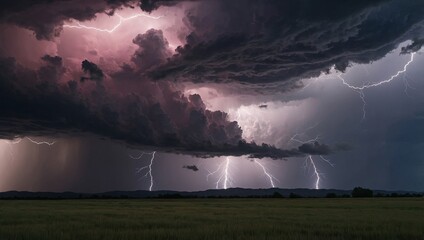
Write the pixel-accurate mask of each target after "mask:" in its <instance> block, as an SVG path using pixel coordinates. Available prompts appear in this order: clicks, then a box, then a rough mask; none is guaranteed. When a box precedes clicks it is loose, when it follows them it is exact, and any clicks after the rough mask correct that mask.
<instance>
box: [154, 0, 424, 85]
mask: <svg viewBox="0 0 424 240" xmlns="http://www.w3.org/2000/svg"><path fill="white" fill-rule="evenodd" d="M149 2H150V3H154V4H160V3H161V1H149ZM155 6H156V5H155ZM196 6H197V7H196V8H194V9H192V11H189V12H188V14H187V19H188V22H189V24H190V28H191V29H193V31H192V32H191V33H190V34H189V35H188V36H187V38H186V42H187V43H186V45H184V46H180V47H178V48H177V54H176V55H175V56H173V57H172V58H171V60H170V61H169V62H167V63H166V64H165V65H163V66H160V67H158V68H157V69H156V70H154V71H152V72H151V75H152V76H153V77H154V78H157V79H162V78H166V77H172V78H176V79H178V80H181V81H191V82H202V83H208V82H213V83H225V82H235V83H241V84H242V85H241V86H242V87H245V88H256V89H258V90H260V89H263V88H267V87H268V88H270V89H272V90H274V91H275V90H276V89H277V90H290V89H292V88H295V87H297V86H298V85H297V83H296V80H299V79H302V78H308V77H315V76H318V75H319V74H320V73H321V72H327V71H328V70H329V68H331V67H332V66H333V65H335V66H336V69H337V70H339V71H344V70H345V69H346V67H348V66H349V63H351V62H356V63H369V62H371V61H375V60H378V59H380V58H382V57H383V56H385V55H386V54H387V53H388V52H390V51H391V50H393V49H394V48H395V47H396V46H397V45H398V44H399V43H401V42H403V41H405V40H407V39H419V37H420V35H421V34H422V31H418V29H422V24H423V19H424V2H423V1H400V0H394V1H354V0H350V1H316V0H305V1H297V0H296V1H295V0H289V1H280V0H271V1H255V0H235V1H223V0H218V1H200V2H199V4H198V5H196ZM416 49H417V48H414V51H415V50H416ZM274 83H278V84H279V85H281V87H283V89H278V88H275V85H276V84H274Z"/></svg>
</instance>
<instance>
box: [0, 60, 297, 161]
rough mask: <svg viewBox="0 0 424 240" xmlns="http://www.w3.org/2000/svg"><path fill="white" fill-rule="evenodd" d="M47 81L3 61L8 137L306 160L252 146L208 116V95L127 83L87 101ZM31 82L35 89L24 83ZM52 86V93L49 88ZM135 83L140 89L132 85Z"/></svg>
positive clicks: (0, 83)
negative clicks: (91, 138) (90, 137)
mask: <svg viewBox="0 0 424 240" xmlns="http://www.w3.org/2000/svg"><path fill="white" fill-rule="evenodd" d="M43 59H44V60H45V61H47V62H48V63H49V64H50V65H52V66H54V65H55V63H57V64H56V66H61V64H59V63H60V59H59V58H58V57H50V56H49V57H43ZM85 65H86V66H85V69H87V72H88V73H90V74H91V75H93V74H95V73H97V72H98V71H100V69H99V68H98V67H97V66H96V65H93V64H92V63H90V62H88V61H86V64H85ZM124 70H125V69H123V70H122V71H124ZM41 76H44V75H43V74H40V71H39V70H38V71H33V70H29V69H26V68H25V67H23V66H21V65H20V64H19V63H17V62H16V61H15V60H14V59H12V58H8V59H1V61H0V107H1V109H2V111H1V112H0V123H1V124H0V137H1V138H6V139H12V138H15V137H22V136H25V135H31V136H52V137H54V136H58V135H59V136H72V135H80V134H94V135H96V136H99V137H103V138H109V139H112V140H115V141H118V142H122V143H125V144H127V145H129V146H132V147H133V148H144V149H146V148H147V149H154V150H160V151H164V152H174V153H182V154H191V155H195V156H203V157H207V156H224V155H227V156H241V155H249V156H251V157H256V158H264V157H269V158H273V159H281V158H286V157H291V156H299V155H301V154H302V153H300V152H299V151H297V150H282V149H278V148H275V147H273V146H270V145H266V144H262V145H256V144H255V143H247V142H245V141H244V140H243V139H242V137H241V136H242V130H241V128H240V127H239V125H238V123H237V122H234V121H233V122H231V121H229V120H228V115H227V113H225V112H221V111H210V110H207V109H206V108H205V104H204V103H203V101H202V99H201V97H200V95H197V94H194V95H189V96H188V97H187V96H184V95H183V94H182V93H181V92H179V91H178V90H177V89H175V88H174V87H173V86H172V84H171V83H166V82H160V83H157V84H154V83H152V82H150V81H142V82H140V81H138V79H127V82H125V84H123V85H121V86H120V87H122V88H124V89H126V91H119V92H115V90H114V89H109V88H102V92H101V93H99V92H98V89H95V90H93V92H92V93H91V94H88V95H84V94H82V93H81V92H80V91H79V89H78V87H81V88H84V86H83V85H81V86H79V85H78V82H76V81H68V82H67V88H65V89H63V88H62V87H61V86H60V85H59V84H50V83H54V82H56V81H55V79H43V78H41ZM129 76H131V77H135V75H129ZM51 77H53V75H52V76H51ZM91 77H93V76H91ZM116 81H117V80H116ZM120 81H122V80H120ZM120 81H118V82H117V84H119V82H120ZM27 82H32V83H34V84H33V85H27V84H24V83H27ZM46 84H48V85H49V86H50V87H49V88H45V85H46ZM131 84H133V86H136V87H133V86H127V85H131ZM134 84H136V85H134ZM123 92H127V94H123ZM146 93H149V94H150V95H149V94H146Z"/></svg>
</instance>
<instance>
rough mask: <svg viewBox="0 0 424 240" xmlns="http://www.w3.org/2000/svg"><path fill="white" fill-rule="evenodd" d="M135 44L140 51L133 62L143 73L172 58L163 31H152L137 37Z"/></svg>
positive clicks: (134, 56)
mask: <svg viewBox="0 0 424 240" xmlns="http://www.w3.org/2000/svg"><path fill="white" fill-rule="evenodd" d="M133 43H134V44H136V45H138V47H139V49H138V50H137V51H136V53H135V54H134V55H133V57H132V59H131V60H132V61H133V62H134V63H135V64H136V65H137V66H138V67H139V68H140V69H141V70H143V71H147V70H149V69H150V68H151V67H154V66H158V65H160V64H163V63H164V62H165V61H166V59H167V58H169V57H171V56H172V51H171V49H170V48H169V43H168V41H167V40H166V38H164V36H163V32H162V30H156V29H150V30H148V31H147V32H146V33H144V34H139V35H137V36H136V37H135V38H134V40H133Z"/></svg>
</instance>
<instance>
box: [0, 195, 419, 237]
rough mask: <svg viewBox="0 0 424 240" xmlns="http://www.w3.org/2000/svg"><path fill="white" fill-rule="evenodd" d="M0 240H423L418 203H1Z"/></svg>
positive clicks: (375, 200)
mask: <svg viewBox="0 0 424 240" xmlns="http://www.w3.org/2000/svg"><path fill="white" fill-rule="evenodd" d="M0 239H1V240H7V239H87V240H90V239H99V240H100V239H102V240H103V239H147V240H155V239H211V240H212V239H217V240H218V239H219V240H225V239H243V240H247V239H386V240H387V239H408V240H410V239H420V240H424V198H373V199H177V200H173V199H170V200H158V199H155V200H3V201H0Z"/></svg>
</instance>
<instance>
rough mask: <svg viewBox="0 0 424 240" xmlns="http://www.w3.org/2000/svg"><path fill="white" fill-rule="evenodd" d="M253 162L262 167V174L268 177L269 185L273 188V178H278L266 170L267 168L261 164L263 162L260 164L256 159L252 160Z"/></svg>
mask: <svg viewBox="0 0 424 240" xmlns="http://www.w3.org/2000/svg"><path fill="white" fill-rule="evenodd" d="M254 162H255V163H256V164H258V165H259V166H260V167H261V168H262V170H263V172H264V174H265V175H266V176H267V177H268V179H269V183H270V184H271V186H272V187H273V188H275V184H274V179H275V180H277V181H278V179H277V178H275V177H274V176H272V174H270V173H269V172H268V170H267V169H266V168H265V166H264V165H263V164H261V163H260V162H259V161H258V160H256V159H255V160H254Z"/></svg>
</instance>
